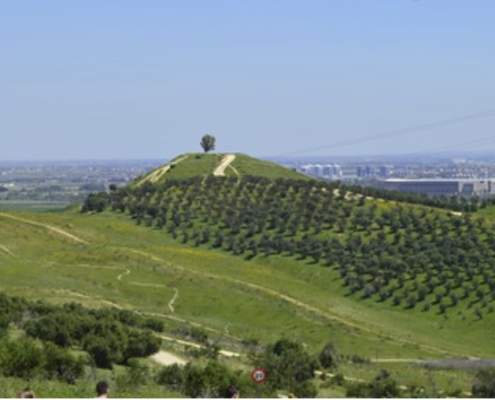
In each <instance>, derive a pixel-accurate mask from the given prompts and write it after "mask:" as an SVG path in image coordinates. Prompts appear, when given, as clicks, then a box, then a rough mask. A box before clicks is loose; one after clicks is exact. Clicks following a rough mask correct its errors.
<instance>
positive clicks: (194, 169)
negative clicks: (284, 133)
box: [131, 153, 310, 186]
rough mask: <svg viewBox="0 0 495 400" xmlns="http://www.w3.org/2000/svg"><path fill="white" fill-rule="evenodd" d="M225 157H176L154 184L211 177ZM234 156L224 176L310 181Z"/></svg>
mask: <svg viewBox="0 0 495 400" xmlns="http://www.w3.org/2000/svg"><path fill="white" fill-rule="evenodd" d="M225 155H226V154H223V153H208V154H204V153H188V154H183V155H181V156H178V157H176V158H174V159H173V160H172V161H171V162H170V165H171V168H170V169H169V170H168V172H166V173H164V174H162V175H161V176H160V178H159V179H158V180H157V182H156V183H162V182H164V181H166V180H169V179H188V178H193V177H197V176H202V177H205V176H211V175H213V172H214V171H215V169H216V168H217V167H218V166H219V165H220V163H221V161H222V159H223V158H224V156H225ZM235 155H236V159H235V160H234V161H233V162H232V164H231V165H230V166H229V167H227V168H226V170H225V176H243V175H244V176H245V175H253V176H262V177H265V178H272V179H275V178H293V179H310V178H308V177H306V176H305V175H302V174H300V173H298V172H295V171H293V170H291V169H288V168H285V167H283V166H281V165H278V164H276V163H273V162H270V161H264V160H259V159H256V158H253V157H249V156H247V155H245V154H238V153H237V154H235ZM181 159H182V160H181ZM177 160H179V162H177V163H176V164H175V162H176V161H177ZM160 168H161V167H160ZM155 171H156V170H155ZM153 173H154V171H151V172H149V173H148V174H146V175H145V176H144V177H139V178H137V179H136V182H141V181H142V180H143V179H146V177H149V176H152V175H153ZM131 186H132V185H131Z"/></svg>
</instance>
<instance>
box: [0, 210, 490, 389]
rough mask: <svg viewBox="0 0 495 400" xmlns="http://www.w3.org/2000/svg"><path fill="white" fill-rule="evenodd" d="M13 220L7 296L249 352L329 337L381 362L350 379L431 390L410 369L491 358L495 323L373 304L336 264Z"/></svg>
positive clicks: (315, 345)
mask: <svg viewBox="0 0 495 400" xmlns="http://www.w3.org/2000/svg"><path fill="white" fill-rule="evenodd" d="M9 216H10V217H14V219H13V218H10V217H5V215H3V216H1V217H0V227H1V228H2V229H0V243H2V244H3V246H4V247H5V248H7V249H8V250H9V252H10V253H11V254H8V253H6V252H3V253H0V264H1V268H2V281H1V282H0V288H1V289H2V291H4V292H7V293H9V294H13V295H19V296H21V297H24V298H28V299H45V300H47V301H50V302H51V303H54V304H61V303H65V302H69V301H76V302H80V303H82V304H85V305H86V306H88V307H107V306H112V305H113V306H114V307H118V308H124V309H129V310H139V311H140V312H141V313H144V314H145V315H149V316H154V317H157V318H160V319H162V320H163V321H164V322H165V329H166V335H167V336H169V337H171V338H177V339H181V338H184V336H183V335H186V338H187V332H188V330H190V329H191V327H201V328H202V329H204V330H205V331H206V332H207V333H208V335H210V336H211V337H212V338H215V340H216V341H218V343H219V344H220V346H222V347H223V348H228V349H230V350H231V351H234V352H239V353H245V352H247V351H248V350H249V343H250V342H251V341H253V340H256V341H259V342H260V343H262V344H266V343H269V342H271V341H274V340H276V339H277V338H280V337H286V338H290V339H294V340H298V341H301V342H303V343H305V344H306V345H307V346H308V347H309V349H310V350H311V351H317V350H318V349H320V348H321V346H322V345H323V344H324V343H326V342H328V341H331V342H333V343H334V344H335V346H336V347H337V348H338V349H339V352H340V353H341V354H343V355H345V356H347V357H350V358H353V357H354V356H358V357H361V358H364V359H366V358H368V359H375V358H376V359H378V360H377V361H376V362H373V363H371V364H369V363H366V364H364V365H362V364H355V363H344V364H343V365H342V367H341V370H342V372H344V373H345V375H346V376H350V377H353V378H359V379H367V378H371V377H372V376H374V375H373V374H376V373H377V372H378V371H379V369H380V368H384V367H385V368H387V369H389V370H390V371H392V372H393V374H394V376H396V377H397V378H398V379H399V381H400V382H401V383H402V384H404V385H412V384H417V383H424V384H425V385H427V383H428V379H431V376H430V375H431V374H432V373H431V372H428V371H427V370H422V369H419V368H417V367H415V366H414V365H415V364H414V363H413V364H408V363H407V360H410V359H437V358H445V357H452V356H457V357H459V356H479V357H490V356H492V357H493V349H494V348H495V347H494V344H493V337H492V335H491V331H492V330H493V326H494V319H493V317H492V316H487V317H486V318H483V319H482V320H481V321H473V320H471V319H470V320H464V321H463V320H461V319H457V318H449V319H444V318H441V317H440V318H438V317H437V316H436V315H435V314H434V313H423V312H421V311H419V310H412V311H405V310H403V309H401V308H397V307H394V306H392V305H388V304H383V303H377V302H375V301H369V300H368V301H363V300H361V299H360V298H359V297H356V296H348V295H347V290H346V289H345V288H344V287H342V285H341V283H340V279H339V276H338V273H337V272H336V271H334V270H332V269H330V268H322V267H319V266H317V265H311V263H310V264H309V265H308V263H307V262H304V261H299V260H297V259H295V258H287V257H283V256H279V255H273V256H270V257H266V256H262V255H260V256H258V257H256V258H254V259H252V260H245V259H243V258H242V257H238V256H235V255H233V254H230V253H228V252H225V251H222V250H215V249H209V248H207V247H206V246H199V247H195V246H191V245H187V244H186V245H184V244H181V243H180V242H178V241H177V240H174V239H173V237H172V236H171V235H168V234H164V232H163V231H161V230H156V229H150V228H149V227H146V226H136V225H135V224H134V223H133V222H131V221H130V220H129V219H128V218H127V217H126V216H124V215H115V214H113V213H102V214H98V215H91V216H86V215H81V214H80V213H78V212H75V211H72V212H64V213H50V214H42V213H36V214H29V213H16V214H9ZM66 234H69V235H66ZM75 238H77V239H79V240H80V241H78V240H76V239H75ZM176 293H178V296H177V297H176ZM174 297H175V298H176V300H175V302H174V304H173V309H171V308H170V306H169V305H170V302H171V300H172V299H173V298H174ZM166 343H167V344H166V346H168V345H169V344H173V342H168V341H167V342H166ZM175 351H177V349H175ZM178 351H181V350H180V347H179V350H178ZM182 351H183V350H182ZM401 359H402V360H404V361H403V362H400V360H401ZM380 360H383V361H380ZM388 360H391V361H390V362H389V361H388ZM393 360H399V362H398V363H395V362H393ZM433 375H434V376H435V378H434V379H435V382H436V383H437V384H438V385H441V386H442V385H444V387H447V386H448V385H447V382H448V379H449V378H453V377H455V379H456V382H457V384H458V385H459V386H460V387H461V388H463V389H464V390H468V389H469V386H470V383H471V380H472V373H471V372H463V371H450V372H449V371H441V372H439V373H438V374H434V373H433ZM437 375H438V376H437Z"/></svg>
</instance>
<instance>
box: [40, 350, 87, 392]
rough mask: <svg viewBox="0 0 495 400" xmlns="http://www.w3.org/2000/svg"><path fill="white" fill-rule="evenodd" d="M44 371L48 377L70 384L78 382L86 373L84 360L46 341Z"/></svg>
mask: <svg viewBox="0 0 495 400" xmlns="http://www.w3.org/2000/svg"><path fill="white" fill-rule="evenodd" d="M44 357H45V364H44V368H43V369H44V372H45V374H46V377H47V378H48V379H52V378H57V379H60V380H62V381H65V382H67V383H70V384H74V383H76V379H78V378H80V377H81V376H82V375H83V373H84V360H83V359H82V358H81V357H76V356H75V355H73V354H72V353H71V352H69V351H68V350H66V349H62V348H60V347H58V346H56V345H54V344H53V343H50V342H48V343H45V349H44Z"/></svg>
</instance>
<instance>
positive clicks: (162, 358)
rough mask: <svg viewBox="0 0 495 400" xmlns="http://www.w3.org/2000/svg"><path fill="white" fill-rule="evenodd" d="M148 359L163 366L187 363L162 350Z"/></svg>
mask: <svg viewBox="0 0 495 400" xmlns="http://www.w3.org/2000/svg"><path fill="white" fill-rule="evenodd" d="M150 358H151V359H152V360H153V361H155V362H156V363H158V364H160V365H164V366H169V365H174V364H178V365H186V364H187V361H186V360H184V359H183V358H181V357H179V356H177V355H175V354H173V353H170V352H168V351H163V350H160V351H159V352H158V353H156V354H153V355H152V356H151V357H150Z"/></svg>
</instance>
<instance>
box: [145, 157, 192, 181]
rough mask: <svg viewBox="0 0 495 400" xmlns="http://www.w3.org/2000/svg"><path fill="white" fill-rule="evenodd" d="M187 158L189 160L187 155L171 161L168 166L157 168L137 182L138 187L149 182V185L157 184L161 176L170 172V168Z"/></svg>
mask: <svg viewBox="0 0 495 400" xmlns="http://www.w3.org/2000/svg"><path fill="white" fill-rule="evenodd" d="M187 158H189V155H185V156H182V157H179V158H178V159H177V160H175V161H172V162H170V163H169V164H167V165H164V166H163V167H160V168H157V169H156V170H154V171H153V172H151V173H150V174H149V175H147V176H145V177H144V178H143V179H141V180H140V181H139V182H138V186H141V185H143V184H144V183H145V182H150V183H155V182H158V181H159V180H160V178H161V177H163V175H165V174H166V173H167V172H168V171H170V169H171V168H172V166H174V165H177V164H179V163H181V162H182V161H184V160H186V159H187Z"/></svg>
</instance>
